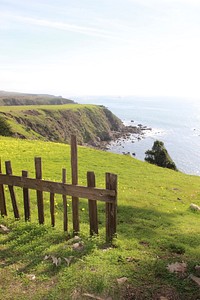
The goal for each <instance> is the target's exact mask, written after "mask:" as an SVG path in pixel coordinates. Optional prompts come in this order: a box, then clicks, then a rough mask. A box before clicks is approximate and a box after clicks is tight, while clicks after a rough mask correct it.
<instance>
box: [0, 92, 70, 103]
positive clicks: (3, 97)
mask: <svg viewBox="0 0 200 300" xmlns="http://www.w3.org/2000/svg"><path fill="white" fill-rule="evenodd" d="M73 103H75V102H74V101H73V100H69V99H66V98H62V97H61V96H53V95H47V94H25V93H16V92H6V91H0V105H1V106H2V105H6V106H7V105H8V106H10V105H11V106H12V105H42V104H43V105H49V104H52V105H53V104H73Z"/></svg>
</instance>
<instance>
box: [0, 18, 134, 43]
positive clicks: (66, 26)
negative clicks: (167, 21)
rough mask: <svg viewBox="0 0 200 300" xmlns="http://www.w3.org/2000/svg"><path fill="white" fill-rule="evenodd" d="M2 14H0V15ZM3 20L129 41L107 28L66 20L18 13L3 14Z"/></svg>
mask: <svg viewBox="0 0 200 300" xmlns="http://www.w3.org/2000/svg"><path fill="white" fill-rule="evenodd" d="M1 15H3V14H0V17H1ZM3 17H4V20H5V22H8V19H10V21H11V22H13V21H17V22H20V23H25V24H29V25H36V26H40V27H46V28H49V29H57V30H62V31H69V32H75V33H79V34H83V35H89V36H94V37H101V38H104V39H109V40H110V39H111V40H118V41H123V42H129V41H128V40H126V39H124V38H121V37H120V36H118V35H116V33H113V32H109V31H107V30H103V29H98V28H93V27H87V26H80V25H74V24H70V23H67V22H57V21H52V20H47V19H39V18H33V17H25V16H20V15H14V14H10V13H7V14H4V15H3Z"/></svg>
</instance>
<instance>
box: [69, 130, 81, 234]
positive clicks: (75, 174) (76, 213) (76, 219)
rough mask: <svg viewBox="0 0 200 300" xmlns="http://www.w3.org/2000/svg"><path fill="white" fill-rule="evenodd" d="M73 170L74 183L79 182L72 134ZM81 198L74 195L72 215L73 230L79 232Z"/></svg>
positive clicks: (75, 145)
mask: <svg viewBox="0 0 200 300" xmlns="http://www.w3.org/2000/svg"><path fill="white" fill-rule="evenodd" d="M71 171H72V184H73V185H77V184H78V151H77V140H76V136H75V135H72V136H71ZM78 209H79V198H78V197H74V196H73V197H72V217H73V232H74V233H77V232H79V230H80V226H79V211H78Z"/></svg>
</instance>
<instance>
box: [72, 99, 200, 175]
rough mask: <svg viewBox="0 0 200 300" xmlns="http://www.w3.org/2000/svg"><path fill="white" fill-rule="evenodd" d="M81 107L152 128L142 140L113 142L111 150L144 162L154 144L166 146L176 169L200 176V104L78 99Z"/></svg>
mask: <svg viewBox="0 0 200 300" xmlns="http://www.w3.org/2000/svg"><path fill="white" fill-rule="evenodd" d="M76 100H77V101H78V102H79V103H93V104H98V105H104V106H106V107H107V108H108V109H110V110H111V111H112V112H113V113H114V114H115V115H117V116H118V117H119V118H120V119H121V120H122V121H123V122H124V123H125V124H126V125H133V126H136V125H138V124H142V125H143V126H147V127H151V128H152V130H147V131H146V132H145V134H144V137H143V138H142V139H139V138H137V137H136V138H134V137H133V136H131V137H130V138H129V139H125V140H123V139H121V141H120V142H112V143H111V144H110V147H109V150H108V151H111V152H115V153H124V152H125V153H126V152H130V153H131V154H132V153H134V154H135V158H138V159H140V160H144V157H145V151H147V150H148V149H151V148H152V146H153V143H154V141H155V140H161V141H163V142H164V144H165V147H166V149H167V151H168V153H169V155H170V156H171V158H172V159H173V161H174V162H175V164H176V166H177V168H178V169H179V170H180V171H181V172H184V173H187V174H193V175H200V101H198V100H197V99H196V100H195V99H180V98H162V97H157V98H153V97H109V96H108V97H106V96H105V97H79V98H77V99H76Z"/></svg>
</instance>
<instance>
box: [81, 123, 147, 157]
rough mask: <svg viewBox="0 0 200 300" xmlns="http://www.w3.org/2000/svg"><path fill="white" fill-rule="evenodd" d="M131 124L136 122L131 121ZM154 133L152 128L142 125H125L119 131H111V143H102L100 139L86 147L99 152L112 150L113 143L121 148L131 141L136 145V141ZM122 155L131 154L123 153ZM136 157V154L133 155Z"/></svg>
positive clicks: (87, 144)
mask: <svg viewBox="0 0 200 300" xmlns="http://www.w3.org/2000/svg"><path fill="white" fill-rule="evenodd" d="M130 122H131V123H133V122H134V121H133V120H131V121H130ZM149 131H152V128H151V127H147V126H145V125H142V124H137V125H125V124H123V126H122V127H121V128H120V130H118V131H111V132H110V140H109V141H102V140H100V139H98V140H97V141H95V142H89V143H86V144H85V145H86V146H89V147H92V148H96V149H98V150H103V151H107V150H109V149H110V146H111V144H112V143H114V142H115V143H117V144H118V145H119V146H120V145H122V143H123V142H125V141H127V140H130V139H131V142H132V143H134V142H135V141H140V140H142V139H144V138H145V133H147V132H149ZM122 154H124V155H126V154H130V153H129V152H123V153H122ZM132 155H134V153H132Z"/></svg>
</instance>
